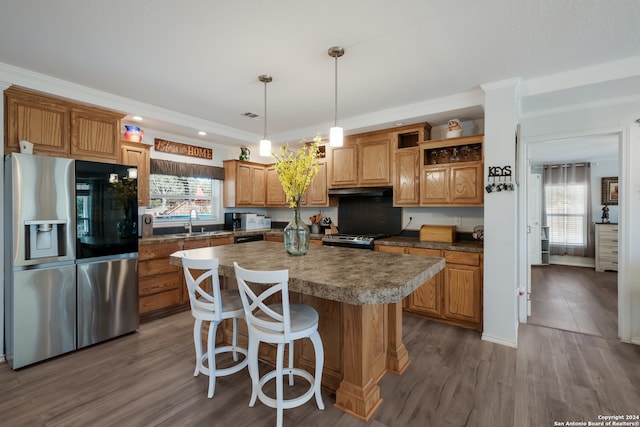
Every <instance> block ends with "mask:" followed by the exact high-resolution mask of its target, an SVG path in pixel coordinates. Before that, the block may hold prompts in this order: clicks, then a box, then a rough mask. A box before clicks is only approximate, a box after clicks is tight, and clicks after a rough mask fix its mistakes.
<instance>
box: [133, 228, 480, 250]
mask: <svg viewBox="0 0 640 427" xmlns="http://www.w3.org/2000/svg"><path fill="white" fill-rule="evenodd" d="M257 234H264V235H269V236H282V235H283V230H282V229H278V228H262V229H257V230H236V231H226V230H220V231H210V232H204V233H192V234H191V235H186V234H185V233H178V234H160V235H154V236H152V237H145V238H141V239H139V240H138V244H139V245H150V244H156V243H167V242H174V241H176V240H180V239H182V240H201V239H222V238H225V237H229V236H234V237H241V236H254V235H257ZM323 237H324V234H312V235H311V240H322V238H323ZM375 244H376V245H387V246H402V247H413V248H425V249H439V250H449V251H460V252H476V253H482V252H484V246H483V244H482V243H480V242H471V241H457V242H453V243H443V242H429V241H420V239H418V238H417V237H399V236H391V237H385V238H383V239H378V240H376V241H375Z"/></svg>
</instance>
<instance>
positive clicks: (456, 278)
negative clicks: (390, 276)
mask: <svg viewBox="0 0 640 427" xmlns="http://www.w3.org/2000/svg"><path fill="white" fill-rule="evenodd" d="M376 250H378V251H381V252H392V253H407V254H412V255H421V256H435V257H443V258H444V259H445V263H446V264H445V267H444V269H443V270H442V271H441V272H440V273H438V274H437V275H435V276H434V277H432V278H431V279H429V280H428V281H427V282H425V283H424V284H423V285H422V286H421V287H419V288H418V289H416V290H415V291H414V292H413V293H412V294H411V295H409V296H408V297H407V298H405V300H404V301H403V309H404V311H405V312H406V313H410V314H415V315H419V316H421V317H426V318H429V319H433V320H437V321H441V322H445V323H450V324H453V325H457V326H462V327H465V328H469V329H475V330H477V331H480V332H481V331H482V304H483V302H482V263H483V259H482V254H480V253H475V252H462V251H450V250H439V249H425V248H413V247H401V246H385V245H376Z"/></svg>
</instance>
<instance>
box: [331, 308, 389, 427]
mask: <svg viewBox="0 0 640 427" xmlns="http://www.w3.org/2000/svg"><path fill="white" fill-rule="evenodd" d="M385 307H386V306H383V305H351V304H342V381H341V382H340V387H338V390H336V403H335V407H337V408H339V409H341V410H343V411H345V412H347V413H349V414H351V415H354V416H356V417H358V418H360V419H362V420H365V421H368V420H369V419H370V418H371V417H372V416H373V414H374V412H375V411H376V409H378V406H380V404H381V403H382V399H381V398H380V387H379V386H378V379H379V378H380V377H382V375H384V372H385V369H386V353H385V351H384V350H385V345H384V344H385V343H384V331H383V323H384V308H385Z"/></svg>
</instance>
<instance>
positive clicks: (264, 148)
mask: <svg viewBox="0 0 640 427" xmlns="http://www.w3.org/2000/svg"><path fill="white" fill-rule="evenodd" d="M258 80H260V81H261V82H262V83H264V137H263V138H262V140H260V156H262V157H269V156H271V141H270V140H269V138H268V137H267V83H270V82H271V81H272V80H273V79H272V78H271V76H269V75H266V74H263V75H261V76H258Z"/></svg>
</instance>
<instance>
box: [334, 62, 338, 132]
mask: <svg viewBox="0 0 640 427" xmlns="http://www.w3.org/2000/svg"><path fill="white" fill-rule="evenodd" d="M335 60H336V67H335V68H336V70H335V72H336V79H335V80H336V85H335V86H336V87H335V91H336V93H335V95H336V96H335V103H336V105H335V117H334V123H335V124H334V126H335V127H338V55H336V56H335Z"/></svg>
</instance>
